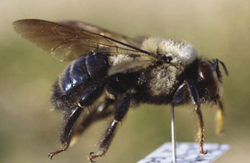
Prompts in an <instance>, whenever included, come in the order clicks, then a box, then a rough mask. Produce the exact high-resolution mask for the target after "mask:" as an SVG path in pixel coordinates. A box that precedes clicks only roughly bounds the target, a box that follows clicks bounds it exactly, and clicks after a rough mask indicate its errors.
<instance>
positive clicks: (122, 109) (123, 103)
mask: <svg viewBox="0 0 250 163" xmlns="http://www.w3.org/2000/svg"><path fill="white" fill-rule="evenodd" d="M129 104H130V95H124V96H123V97H122V98H121V100H120V102H119V103H118V105H117V107H116V111H115V115H114V119H113V120H112V122H111V124H110V126H109V127H108V128H107V130H106V131H105V132H104V134H103V135H102V137H101V140H100V144H99V150H98V152H97V153H96V154H94V152H91V153H90V154H89V160H90V161H91V162H93V159H95V158H98V157H101V156H103V155H105V153H106V152H107V150H108V148H109V145H110V143H111V141H112V139H113V137H114V135H115V131H116V128H117V125H118V123H119V122H121V121H122V119H123V118H124V116H125V115H126V113H127V111H128V108H129Z"/></svg>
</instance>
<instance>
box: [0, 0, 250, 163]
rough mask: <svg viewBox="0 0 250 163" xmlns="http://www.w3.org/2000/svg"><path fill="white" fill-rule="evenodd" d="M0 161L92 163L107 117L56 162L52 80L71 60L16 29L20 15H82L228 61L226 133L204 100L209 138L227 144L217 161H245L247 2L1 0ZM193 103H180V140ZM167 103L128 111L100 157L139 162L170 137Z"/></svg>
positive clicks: (192, 126)
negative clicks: (63, 60)
mask: <svg viewBox="0 0 250 163" xmlns="http://www.w3.org/2000/svg"><path fill="white" fill-rule="evenodd" d="M0 13H1V19H0V162H3V163H19V162H25V163H34V162H42V163H46V162H48V163H52V162H53V163H67V162H74V163H78V162H79V163H80V162H86V163H87V162H88V160H87V156H88V154H89V152H91V151H95V149H96V146H95V145H96V144H97V142H98V140H99V138H100V134H101V131H102V130H103V126H105V125H104V124H105V122H104V121H101V122H98V123H96V124H95V125H93V126H92V127H91V128H90V129H89V130H88V131H87V132H85V133H84V134H83V135H82V137H81V138H80V140H79V141H78V143H77V144H76V145H75V146H73V147H72V148H70V149H69V150H68V151H67V152H65V153H63V154H60V155H58V156H56V157H55V158H54V159H53V161H50V160H49V159H48V158H47V153H48V152H51V151H54V150H56V149H58V147H59V146H58V144H57V139H58V138H57V136H58V134H57V133H58V127H59V126H60V113H59V112H51V111H50V101H49V98H50V91H51V86H52V84H53V83H54V81H55V80H56V78H57V76H58V75H59V74H60V73H61V72H62V70H63V69H64V67H65V66H66V65H67V64H68V63H60V62H58V61H57V60H55V59H54V58H53V57H51V55H49V54H45V53H44V52H42V51H40V50H39V49H38V48H36V47H35V46H34V45H33V44H31V43H29V42H28V41H26V40H23V39H21V38H20V36H19V35H17V34H15V32H14V31H13V28H12V22H13V21H15V20H18V19H27V18H36V19H44V20H50V21H60V20H72V19H73V20H80V21H85V22H88V23H91V24H95V25H98V26H101V27H104V28H107V29H110V30H113V31H116V32H120V33H123V34H125V35H128V36H135V35H143V34H144V35H145V34H146V35H151V36H157V37H162V38H172V39H176V40H180V39H184V40H186V41H188V42H191V43H192V44H193V45H195V46H196V47H197V49H199V51H200V52H201V54H202V55H203V56H204V57H205V58H209V59H211V58H215V57H216V58H219V59H220V60H222V61H223V62H224V63H226V65H227V67H228V70H229V73H230V75H229V77H226V78H225V84H224V90H225V91H224V99H225V100H224V101H225V107H226V119H225V126H224V129H225V130H224V133H223V134H222V135H221V136H217V135H216V134H215V132H214V131H215V111H216V107H215V106H214V107H210V106H203V107H202V108H203V113H204V117H205V124H206V142H218V143H228V144H230V145H231V149H230V151H228V152H227V153H226V154H225V155H223V156H222V157H221V158H219V159H218V160H217V161H216V162H220V163H228V162H230V163H234V162H248V161H249V157H248V153H249V150H250V147H249V146H250V140H249V138H250V136H249V134H250V130H249V129H250V109H249V108H250V106H249V105H250V102H249V101H250V100H249V95H250V94H249V93H250V88H249V82H250V75H249V68H250V62H249V61H250V59H249V57H250V55H249V51H250V2H249V1H248V0H245V1H244V0H239V1H233V0H231V1H229V0H224V1H199V0H197V1H194V0H192V1H174V0H168V1H160V0H156V1H152V0H140V1H139V0H138V1H132V0H127V1H115V0H113V1H112V0H106V1H97V0H93V1H90V0H88V1H86V0H81V1H79V0H72V1H69V0H53V1H50V0H42V1H32V0H1V2H0ZM192 108H193V107H192V105H189V106H185V107H178V108H177V109H176V112H177V113H176V116H177V139H178V141H180V142H194V137H195V134H196V131H197V126H196V118H195V115H194V113H193V110H192ZM170 140H171V139H170V107H169V106H146V105H142V106H141V107H140V108H136V109H131V110H130V111H129V113H128V115H127V118H126V119H125V120H124V122H123V123H122V125H120V127H119V131H118V132H117V135H116V137H115V139H114V141H113V143H112V145H111V147H110V149H109V151H108V153H107V155H106V156H105V157H103V158H102V159H101V160H98V162H100V163H101V162H103V163H118V162H119V163H134V162H137V161H138V160H140V159H141V158H143V157H145V156H146V155H147V154H149V153H150V152H152V151H153V150H154V149H156V148H157V147H159V146H160V145H161V144H162V143H164V142H167V141H170Z"/></svg>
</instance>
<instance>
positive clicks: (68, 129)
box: [48, 84, 103, 159]
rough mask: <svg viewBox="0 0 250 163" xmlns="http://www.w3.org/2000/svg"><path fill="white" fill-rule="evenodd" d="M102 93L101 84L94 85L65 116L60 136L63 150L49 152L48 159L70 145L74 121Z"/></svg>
mask: <svg viewBox="0 0 250 163" xmlns="http://www.w3.org/2000/svg"><path fill="white" fill-rule="evenodd" d="M102 92H103V86H102V84H99V85H94V86H93V87H92V88H91V89H89V90H88V91H87V92H86V93H85V94H84V95H83V96H82V98H81V100H80V101H79V103H78V106H77V107H76V108H75V109H74V110H72V111H71V112H70V114H69V116H68V115H65V117H67V118H66V121H67V122H66V124H65V126H64V128H63V132H62V134H61V138H60V141H61V144H62V145H63V148H62V149H61V150H58V151H55V152H51V153H49V154H48V156H49V157H50V159H52V158H53V157H54V156H55V155H57V154H59V153H61V152H63V151H66V150H67V149H68V147H69V145H70V142H71V138H72V137H73V136H74V133H73V132H72V131H73V129H74V126H75V123H76V121H77V120H78V118H79V117H80V115H81V113H82V112H83V110H84V107H88V106H91V105H92V104H93V102H94V101H95V100H96V99H97V98H99V97H100V95H101V94H102Z"/></svg>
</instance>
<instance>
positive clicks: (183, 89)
mask: <svg viewBox="0 0 250 163" xmlns="http://www.w3.org/2000/svg"><path fill="white" fill-rule="evenodd" d="M187 93H188V95H189V97H190V98H191V100H192V102H193V104H194V105H195V112H196V115H197V116H198V120H199V130H198V134H197V135H198V137H199V145H200V153H201V154H202V155H205V154H206V152H205V151H204V149H203V143H204V139H205V134H204V132H205V126H204V121H203V116H202V112H201V110H200V97H199V94H198V91H197V88H196V86H195V84H194V82H193V81H192V80H189V79H187V80H185V81H184V82H183V84H181V85H180V86H179V88H178V89H177V91H176V92H175V95H174V97H173V104H181V103H182V102H184V100H186V99H185V98H186V94H187Z"/></svg>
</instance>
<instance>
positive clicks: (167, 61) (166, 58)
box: [161, 56, 173, 63]
mask: <svg viewBox="0 0 250 163" xmlns="http://www.w3.org/2000/svg"><path fill="white" fill-rule="evenodd" d="M161 59H162V60H163V61H164V62H166V63H170V62H171V61H172V60H173V58H172V57H169V56H168V57H166V56H164V57H161Z"/></svg>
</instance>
